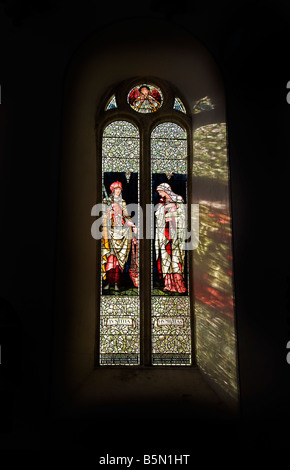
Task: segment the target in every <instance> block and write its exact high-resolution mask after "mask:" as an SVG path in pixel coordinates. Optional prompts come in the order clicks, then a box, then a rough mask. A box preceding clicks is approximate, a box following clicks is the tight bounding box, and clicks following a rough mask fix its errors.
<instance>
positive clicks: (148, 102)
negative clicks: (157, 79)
mask: <svg viewBox="0 0 290 470" xmlns="http://www.w3.org/2000/svg"><path fill="white" fill-rule="evenodd" d="M127 99H128V103H129V105H130V106H131V108H132V109H134V111H137V112H139V113H152V112H155V111H157V110H158V109H159V108H160V107H161V106H162V102H163V94H162V91H161V90H160V88H158V87H157V86H155V85H149V84H148V83H146V84H144V83H143V84H140V85H137V86H135V87H134V88H132V89H131V90H130V91H129V93H128V98H127Z"/></svg>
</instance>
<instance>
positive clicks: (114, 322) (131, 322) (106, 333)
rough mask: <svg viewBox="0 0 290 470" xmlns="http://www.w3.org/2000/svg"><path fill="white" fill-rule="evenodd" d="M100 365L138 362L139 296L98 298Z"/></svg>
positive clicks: (134, 363) (133, 363) (135, 363)
mask: <svg viewBox="0 0 290 470" xmlns="http://www.w3.org/2000/svg"><path fill="white" fill-rule="evenodd" d="M100 326H101V335H100V363H101V365H137V364H139V351H140V347H139V341H140V324H139V299H137V298H130V299H120V298H119V297H104V296H103V297H102V298H101V317H100Z"/></svg>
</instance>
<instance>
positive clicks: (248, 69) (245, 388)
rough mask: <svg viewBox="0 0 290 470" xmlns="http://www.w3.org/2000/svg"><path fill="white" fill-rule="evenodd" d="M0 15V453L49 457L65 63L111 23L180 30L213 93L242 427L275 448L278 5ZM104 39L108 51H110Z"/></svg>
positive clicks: (247, 435)
mask: <svg viewBox="0 0 290 470" xmlns="http://www.w3.org/2000/svg"><path fill="white" fill-rule="evenodd" d="M136 5H137V4H136V2H133V1H132V2H130V1H126V2H118V3H114V2H113V3H112V4H110V5H106V4H105V3H104V4H102V3H100V2H97V1H91V0H82V1H80V2H70V1H66V0H63V1H59V2H56V1H43V2H42V3H41V5H40V4H39V2H37V1H33V0H30V1H28V0H27V1H20V0H19V1H17V0H10V1H9V0H6V1H4V0H1V2H0V84H1V105H0V218H1V219H0V254H1V257H0V260H1V261H0V297H1V309H0V311H1V338H0V339H1V342H0V343H1V365H0V373H1V396H0V398H1V400H0V412H1V433H2V434H1V446H2V447H3V448H16V449H21V448H30V449H39V448H48V449H49V448H50V441H49V439H47V435H48V434H49V430H50V424H49V423H50V383H51V374H52V367H53V364H52V344H53V335H54V279H55V257H56V247H57V245H56V242H57V221H58V194H59V188H58V177H59V165H60V155H61V152H60V145H61V132H62V125H61V118H62V96H63V84H64V76H65V71H66V68H67V66H68V64H69V62H70V59H71V57H72V55H73V53H74V51H75V50H76V49H77V48H78V46H79V45H80V44H81V43H82V42H83V41H85V40H86V38H88V37H89V36H90V35H91V34H92V33H93V32H94V31H96V30H98V29H100V28H103V27H104V26H106V25H109V24H111V25H112V35H114V22H115V21H118V20H122V19H125V18H132V21H137V20H138V18H139V17H141V16H142V17H144V16H147V17H148V34H150V25H152V24H154V25H155V27H158V20H159V19H165V20H167V21H170V22H172V25H173V30H174V24H178V25H179V26H183V27H184V28H185V29H186V30H188V31H190V32H192V34H193V35H194V36H195V37H196V38H197V39H199V40H200V41H201V42H202V43H203V44H204V45H205V46H206V47H207V48H208V49H209V51H210V52H211V53H212V54H213V56H214V58H215V59H216V62H217V64H218V66H219V68H220V70H221V73H222V75H223V78H224V82H225V89H226V99H227V122H228V132H229V159H230V174H231V204H232V215H233V242H234V278H235V286H236V287H235V295H236V299H235V300H236V305H237V331H238V353H239V373H240V392H241V411H242V422H241V424H240V427H239V428H238V432H239V433H240V434H241V435H242V437H243V439H242V440H243V442H245V443H246V444H247V445H249V446H250V447H251V446H252V447H253V448H254V447H258V448H265V449H266V448H269V447H276V448H279V447H283V446H284V447H288V443H287V424H288V422H289V408H290V407H289V396H290V395H289V392H290V380H289V377H290V365H289V364H288V363H287V361H286V354H287V349H286V344H287V341H289V340H290V313H289V303H290V299H289V295H290V294H289V291H290V270H289V250H288V238H289V235H288V232H289V228H288V219H289V206H288V188H289V177H288V168H289V165H288V160H289V150H290V149H289V124H290V105H289V104H288V103H287V101H286V95H287V89H286V85H287V82H288V81H289V80H290V70H289V69H290V62H289V51H290V39H289V36H290V30H289V18H290V5H289V2H287V1H275V2H274V1H270V0H265V1H235V2H233V1H225V0H221V1H219V2H215V3H212V4H211V3H208V2H200V1H198V2H197V1H189V0H187V1H186V0H179V2H171V1H164V0H156V1H155V2H151V1H148V2H146V3H141V4H140V5H139V6H136ZM117 40H118V38H116V41H117Z"/></svg>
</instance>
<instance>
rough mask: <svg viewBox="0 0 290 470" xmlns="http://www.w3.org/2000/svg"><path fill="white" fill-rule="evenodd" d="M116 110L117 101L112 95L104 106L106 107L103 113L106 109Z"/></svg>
mask: <svg viewBox="0 0 290 470" xmlns="http://www.w3.org/2000/svg"><path fill="white" fill-rule="evenodd" d="M115 108H117V101H116V96H115V95H113V96H112V97H111V98H110V99H109V101H108V103H107V104H106V107H105V111H107V110H108V109H115Z"/></svg>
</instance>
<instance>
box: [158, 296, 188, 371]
mask: <svg viewBox="0 0 290 470" xmlns="http://www.w3.org/2000/svg"><path fill="white" fill-rule="evenodd" d="M152 353H153V354H152V363H153V365H190V364H191V326H190V309H189V299H188V298H187V297H183V298H177V297H174V298H172V297H163V296H154V297H153V298H152Z"/></svg>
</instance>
